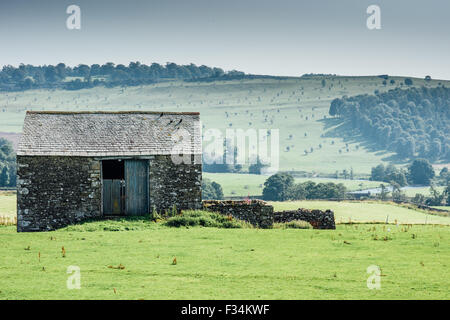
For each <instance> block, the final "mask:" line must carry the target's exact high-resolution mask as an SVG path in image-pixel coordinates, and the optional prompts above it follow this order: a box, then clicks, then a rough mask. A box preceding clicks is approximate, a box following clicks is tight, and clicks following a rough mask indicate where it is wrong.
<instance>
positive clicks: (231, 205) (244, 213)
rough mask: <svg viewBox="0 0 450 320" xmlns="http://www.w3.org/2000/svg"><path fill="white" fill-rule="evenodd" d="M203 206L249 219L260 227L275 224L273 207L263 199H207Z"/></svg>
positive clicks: (235, 216) (206, 208) (242, 218)
mask: <svg viewBox="0 0 450 320" xmlns="http://www.w3.org/2000/svg"><path fill="white" fill-rule="evenodd" d="M203 208H204V209H205V210H209V211H214V212H219V213H222V214H225V215H231V216H232V217H233V218H236V219H239V220H243V221H247V222H249V223H251V224H252V225H254V226H255V227H258V228H271V227H272V225H273V207H272V206H270V205H268V204H267V203H266V202H264V201H261V200H250V201H245V200H243V201H234V200H223V201H219V200H205V201H203Z"/></svg>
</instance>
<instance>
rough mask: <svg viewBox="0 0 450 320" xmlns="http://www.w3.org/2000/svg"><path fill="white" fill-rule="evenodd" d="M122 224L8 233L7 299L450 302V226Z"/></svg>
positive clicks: (1, 270)
mask: <svg viewBox="0 0 450 320" xmlns="http://www.w3.org/2000/svg"><path fill="white" fill-rule="evenodd" d="M111 223H113V222H111ZM123 224H125V226H127V227H128V228H129V230H130V231H118V232H112V231H102V230H103V229H104V228H105V227H107V222H93V223H88V224H85V225H84V226H81V227H80V226H77V227H72V228H67V229H62V230H59V231H56V232H45V233H25V234H17V233H16V232H15V228H14V227H0V243H2V246H0V299H449V298H450V292H449V290H448V288H449V286H450V278H449V277H448V276H446V275H447V273H448V272H447V271H448V267H449V266H450V228H449V227H444V226H411V227H406V226H405V227H396V226H391V227H390V229H389V228H386V226H381V225H340V226H338V229H337V230H334V231H330V230H327V231H319V230H298V229H296V230H293V229H287V230H283V229H273V230H258V229H216V228H201V227H195V228H189V229H186V228H180V229H171V228H168V227H163V226H161V225H160V224H155V223H150V222H148V221H134V222H128V225H127V222H125V223H123ZM123 224H122V226H123ZM88 229H91V230H95V232H86V231H85V230H88ZM63 246H64V248H65V251H66V256H65V257H63V256H62V249H61V248H62V247H63ZM39 255H40V258H39ZM175 257H176V259H177V264H176V265H173V264H172V261H173V259H174V258H175ZM370 265H377V266H379V267H380V268H381V270H382V276H381V289H380V290H369V289H368V288H367V285H366V281H367V278H368V277H369V274H367V272H366V269H367V267H369V266H370ZM68 266H78V267H79V268H80V270H81V289H80V290H68V289H67V287H66V281H67V279H68V276H69V275H68V274H67V273H66V271H67V267H68ZM118 266H121V267H120V268H117V267H118Z"/></svg>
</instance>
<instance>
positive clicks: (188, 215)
mask: <svg viewBox="0 0 450 320" xmlns="http://www.w3.org/2000/svg"><path fill="white" fill-rule="evenodd" d="M164 225H166V226H168V227H195V226H202V227H212V228H225V229H233V228H253V226H252V225H251V224H250V223H248V222H245V221H241V220H238V219H235V218H233V217H232V216H230V215H223V214H220V213H217V212H210V211H202V210H187V211H182V212H181V213H180V214H179V215H177V216H174V217H169V218H168V219H167V220H166V221H165V222H164Z"/></svg>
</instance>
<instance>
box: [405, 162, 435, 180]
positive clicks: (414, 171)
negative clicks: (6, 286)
mask: <svg viewBox="0 0 450 320" xmlns="http://www.w3.org/2000/svg"><path fill="white" fill-rule="evenodd" d="M408 173H409V179H410V181H411V182H412V183H413V184H422V185H429V184H430V182H431V179H433V178H434V175H435V173H434V169H433V167H432V166H431V164H430V162H428V160H426V159H417V160H414V162H413V163H412V164H411V165H410V166H409V168H408Z"/></svg>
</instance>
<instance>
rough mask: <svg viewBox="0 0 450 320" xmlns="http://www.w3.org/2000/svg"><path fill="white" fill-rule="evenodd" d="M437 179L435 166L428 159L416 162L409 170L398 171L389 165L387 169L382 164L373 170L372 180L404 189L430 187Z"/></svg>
mask: <svg viewBox="0 0 450 320" xmlns="http://www.w3.org/2000/svg"><path fill="white" fill-rule="evenodd" d="M434 177H435V172H434V169H433V166H432V165H431V164H430V162H429V161H428V160H426V159H416V160H414V161H413V162H412V163H411V164H410V165H409V167H408V168H407V170H403V169H398V168H396V167H395V166H394V165H392V164H389V165H388V166H387V167H385V166H384V165H383V164H380V165H378V166H376V167H373V168H372V171H371V175H370V180H372V181H383V182H387V183H390V184H394V183H395V184H398V185H399V186H400V187H404V186H406V185H407V184H415V185H427V186H428V185H430V184H431V181H432V179H433V178H434Z"/></svg>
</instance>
